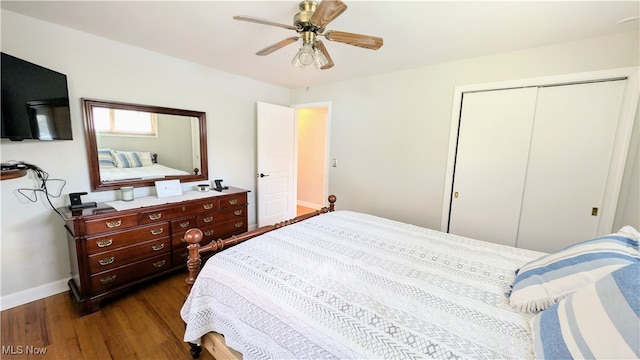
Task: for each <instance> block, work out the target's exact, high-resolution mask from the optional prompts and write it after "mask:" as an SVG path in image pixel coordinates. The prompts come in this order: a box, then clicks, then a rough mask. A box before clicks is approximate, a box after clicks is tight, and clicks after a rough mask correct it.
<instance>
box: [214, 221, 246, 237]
mask: <svg viewBox="0 0 640 360" xmlns="http://www.w3.org/2000/svg"><path fill="white" fill-rule="evenodd" d="M215 230H216V231H217V232H218V235H216V238H222V239H224V238H227V237H229V236H231V235H237V234H240V233H243V232H245V231H247V221H246V220H245V219H238V220H232V221H227V222H224V223H222V224H218V225H216V228H215Z"/></svg>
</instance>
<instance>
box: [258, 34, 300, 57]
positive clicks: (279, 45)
mask: <svg viewBox="0 0 640 360" xmlns="http://www.w3.org/2000/svg"><path fill="white" fill-rule="evenodd" d="M298 39H300V37H299V36H292V37H290V38H286V39H284V40H282V41H280V42H277V43H275V44H273V45H271V46H267V47H266V48H264V49H262V50H260V51H258V52H257V53H256V55H260V56H265V55H269V54H271V53H272V52H274V51H276V50H278V49H282V48H283V47H285V46H287V45H289V44H293V43H294V42H296V41H298Z"/></svg>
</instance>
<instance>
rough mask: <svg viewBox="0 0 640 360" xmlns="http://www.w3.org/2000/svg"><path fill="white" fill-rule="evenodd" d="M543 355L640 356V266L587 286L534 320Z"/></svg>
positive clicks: (536, 341)
mask: <svg viewBox="0 0 640 360" xmlns="http://www.w3.org/2000/svg"><path fill="white" fill-rule="evenodd" d="M531 329H532V332H533V348H534V353H535V357H536V358H537V359H571V358H573V359H637V358H640V264H634V265H627V266H625V267H623V268H621V269H618V270H616V271H614V272H613V273H611V274H608V275H606V276H605V277H603V278H602V279H600V280H598V281H597V282H595V283H593V284H590V285H587V286H585V287H583V288H582V289H580V290H578V291H576V292H575V293H573V294H571V295H569V296H568V297H567V298H565V299H563V300H561V301H560V302H559V303H558V304H556V305H553V306H552V307H550V308H549V309H547V310H545V311H543V312H541V313H540V314H538V315H536V316H535V317H534V318H533V319H532V321H531Z"/></svg>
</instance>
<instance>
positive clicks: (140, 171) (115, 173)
mask: <svg viewBox="0 0 640 360" xmlns="http://www.w3.org/2000/svg"><path fill="white" fill-rule="evenodd" d="M180 175H189V173H188V172H186V171H183V170H178V169H173V168H170V167H167V166H164V165H160V164H153V165H151V166H142V167H134V168H104V167H101V168H100V180H101V181H118V180H128V179H162V178H164V177H165V176H180Z"/></svg>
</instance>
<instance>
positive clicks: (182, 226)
mask: <svg viewBox="0 0 640 360" xmlns="http://www.w3.org/2000/svg"><path fill="white" fill-rule="evenodd" d="M189 224H190V222H189V221H183V222H181V223H180V227H181V228H183V229H184V228H186V227H187V226H189Z"/></svg>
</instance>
